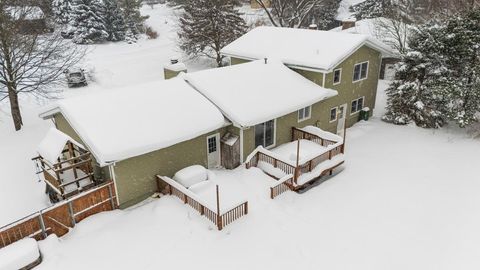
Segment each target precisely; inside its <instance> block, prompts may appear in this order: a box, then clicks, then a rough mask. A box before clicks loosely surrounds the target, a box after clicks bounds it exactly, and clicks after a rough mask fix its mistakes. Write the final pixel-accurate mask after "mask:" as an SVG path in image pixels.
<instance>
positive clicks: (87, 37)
mask: <svg viewBox="0 0 480 270" xmlns="http://www.w3.org/2000/svg"><path fill="white" fill-rule="evenodd" d="M72 10H73V14H72V17H73V19H72V26H73V27H74V29H75V32H74V38H73V42H75V43H78V44H91V43H98V42H104V41H106V40H107V38H108V33H107V29H106V26H105V20H104V17H105V13H106V10H105V5H104V3H103V1H102V0H74V1H73V5H72Z"/></svg>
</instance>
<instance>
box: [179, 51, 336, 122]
mask: <svg viewBox="0 0 480 270" xmlns="http://www.w3.org/2000/svg"><path fill="white" fill-rule="evenodd" d="M183 77H184V78H185V79H186V80H187V81H188V82H189V83H190V84H191V85H193V86H194V87H195V88H196V89H197V90H198V91H200V92H201V93H202V94H204V95H205V96H206V97H207V98H208V99H209V100H210V101H212V102H213V103H214V104H216V105H217V106H218V107H219V108H220V109H221V110H222V112H223V113H224V115H225V117H227V118H228V119H229V120H230V121H232V122H233V123H234V124H235V125H237V126H241V127H249V126H254V125H256V124H259V123H263V122H266V121H269V120H272V119H275V118H278V117H280V116H284V115H286V114H289V113H292V112H294V111H297V110H299V109H301V108H304V107H307V106H310V105H312V104H314V103H317V102H319V101H321V100H324V99H326V98H329V97H332V96H335V95H337V92H336V91H335V90H330V89H326V88H323V87H320V86H319V85H317V84H315V83H313V82H311V81H310V80H308V79H305V78H304V77H303V76H301V75H299V74H298V73H296V72H295V71H293V70H291V69H289V68H288V67H286V66H285V65H284V64H282V63H281V62H280V61H278V60H274V59H268V60H267V64H265V62H264V60H258V61H253V62H249V63H245V64H239V65H233V66H228V67H223V68H216V69H209V70H204V71H198V72H194V73H188V74H185V75H184V76H183Z"/></svg>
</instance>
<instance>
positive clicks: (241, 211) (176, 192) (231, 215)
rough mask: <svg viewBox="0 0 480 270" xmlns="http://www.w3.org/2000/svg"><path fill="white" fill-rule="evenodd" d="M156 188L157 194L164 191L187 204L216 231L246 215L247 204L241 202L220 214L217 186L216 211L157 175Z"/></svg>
mask: <svg viewBox="0 0 480 270" xmlns="http://www.w3.org/2000/svg"><path fill="white" fill-rule="evenodd" d="M172 181H173V180H172ZM162 182H163V184H162ZM157 186H158V188H159V192H162V191H164V190H165V191H166V193H167V194H170V195H173V196H175V197H177V198H179V199H180V200H182V201H183V203H185V204H187V205H188V206H190V207H191V208H193V209H195V210H196V211H198V212H199V213H200V215H202V216H204V217H206V218H207V219H208V220H210V221H211V222H212V223H213V224H215V225H216V226H217V228H218V230H222V229H223V228H224V227H225V226H227V225H228V224H230V223H232V222H234V221H235V220H237V219H239V218H241V217H242V216H245V215H247V214H248V202H243V203H241V204H239V205H237V206H235V207H233V208H232V209H230V210H228V211H225V212H224V213H222V212H221V211H220V201H219V191H218V185H217V210H216V211H214V210H211V209H210V208H208V207H207V206H205V205H203V204H201V203H200V202H198V201H197V200H195V199H194V198H192V197H191V196H189V195H187V194H186V193H185V192H183V191H181V190H180V189H179V188H177V187H175V186H174V185H173V184H171V183H170V181H169V180H167V179H164V178H162V177H161V176H158V175H157ZM162 187H165V189H162Z"/></svg>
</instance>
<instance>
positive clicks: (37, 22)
mask: <svg viewBox="0 0 480 270" xmlns="http://www.w3.org/2000/svg"><path fill="white" fill-rule="evenodd" d="M6 11H7V14H9V16H10V17H11V18H12V20H14V21H15V22H16V24H17V26H16V27H18V31H19V32H20V33H23V34H37V33H43V32H46V31H49V29H48V27H47V23H46V16H45V14H44V12H43V11H42V9H41V8H40V7H38V6H9V7H7V8H6Z"/></svg>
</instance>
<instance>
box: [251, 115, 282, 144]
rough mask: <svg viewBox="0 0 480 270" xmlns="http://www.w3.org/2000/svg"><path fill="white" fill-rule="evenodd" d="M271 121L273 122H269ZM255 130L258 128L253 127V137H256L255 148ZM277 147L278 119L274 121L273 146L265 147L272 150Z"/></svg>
mask: <svg viewBox="0 0 480 270" xmlns="http://www.w3.org/2000/svg"><path fill="white" fill-rule="evenodd" d="M269 121H271V120H269ZM269 121H265V122H263V123H260V124H265V123H266V122H269ZM255 129H256V127H255V126H253V136H254V138H253V140H254V143H253V145H254V146H255ZM276 145H277V119H273V144H271V145H269V146H267V147H265V149H271V148H273V147H275V146H276Z"/></svg>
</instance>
